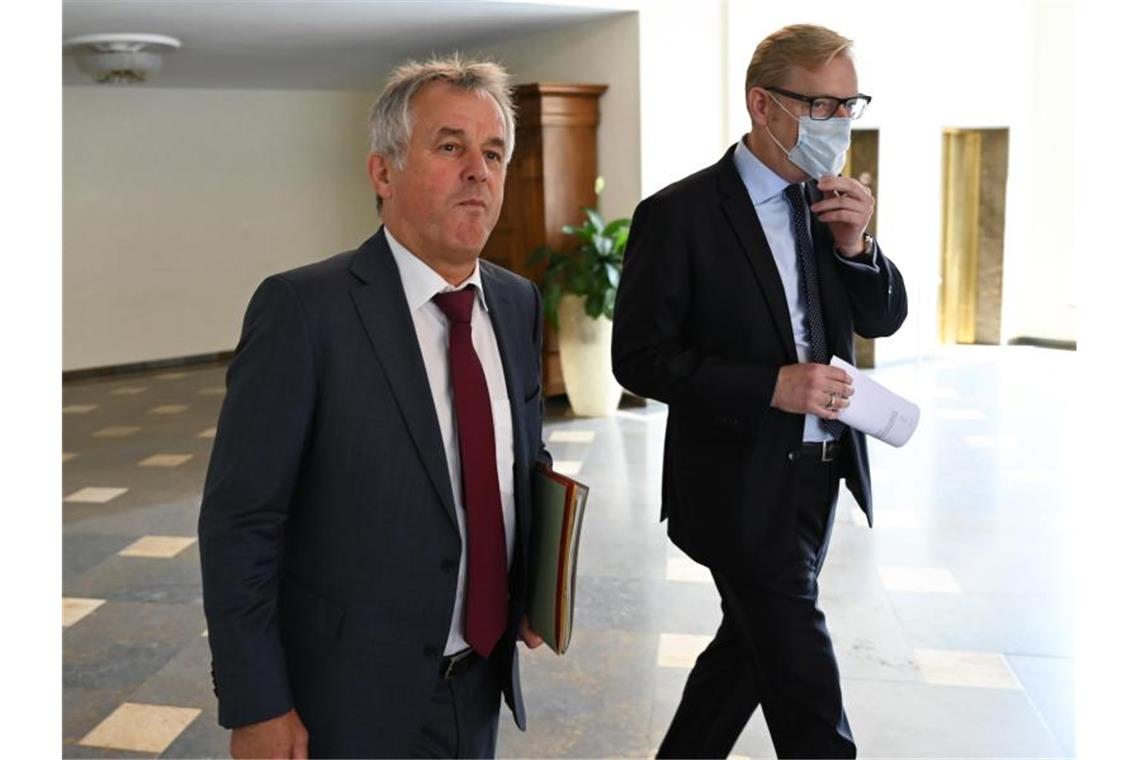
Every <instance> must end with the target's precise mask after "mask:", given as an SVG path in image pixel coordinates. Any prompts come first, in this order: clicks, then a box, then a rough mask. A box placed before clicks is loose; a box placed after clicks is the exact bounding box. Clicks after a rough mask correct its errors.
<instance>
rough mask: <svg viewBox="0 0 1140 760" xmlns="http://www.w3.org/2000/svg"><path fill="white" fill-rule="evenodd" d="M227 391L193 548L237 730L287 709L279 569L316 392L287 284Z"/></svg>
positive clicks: (216, 667)
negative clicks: (197, 544) (197, 552)
mask: <svg viewBox="0 0 1140 760" xmlns="http://www.w3.org/2000/svg"><path fill="white" fill-rule="evenodd" d="M226 386H227V387H226V396H225V401H224V402H223V405H222V412H221V417H220V418H219V420H218V428H217V432H216V435H215V441H214V449H213V453H212V454H211V456H210V466H209V469H208V472H207V475H206V485H205V490H204V494H203V499H202V510H201V514H200V515H199V519H198V537H199V542H200V553H201V563H202V593H203V601H204V606H205V610H206V620H207V623H208V626H209V636H210V648H211V651H212V654H213V660H214V661H213V674H214V688H215V692H216V694H217V696H218V719H219V723H221V725H222V726H224V727H227V728H232V727H235V726H241V725H246V724H249V723H255V722H259V721H262V720H266V719H269V718H272V717H275V716H278V715H281V714H283V713H286V712H288V711H289V709H290V708H291V707H292V697H291V694H290V689H289V682H288V677H287V674H286V668H285V655H284V650H283V648H282V644H281V635H280V631H279V628H278V614H277V598H278V586H279V568H280V560H281V554H282V548H283V543H284V529H285V524H286V520H287V518H288V516H289V504H290V500H291V497H292V492H293V486H294V482H295V480H296V474H297V469H298V465H299V463H300V460H301V457H302V454H303V451H304V447H305V441H306V438H307V437H308V428H309V422H310V418H311V416H312V410H313V406H314V397H315V386H316V381H315V370H314V360H313V349H312V341H311V336H310V335H309V333H308V328H307V326H306V323H305V319H304V315H303V313H302V309H301V304H300V301H299V300H298V298H297V295H296V293H295V292H294V290H293V287H292V286H291V285H290V284H289V283H288V282H287V281H285V280H283V279H281V278H279V277H271V278H269V279H267V280H266V281H264V282H263V283H262V284H261V286H260V287H259V288H258V289H257V292H256V293H254V295H253V298H252V299H251V301H250V304H249V308H248V310H247V311H246V315H245V321H244V323H243V326H242V335H241V340H240V341H239V343H238V347H237V351H236V353H235V356H234V359H233V362H232V363H231V365H230V368H229V370H228V372H227V375H226Z"/></svg>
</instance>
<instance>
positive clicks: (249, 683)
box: [199, 56, 550, 757]
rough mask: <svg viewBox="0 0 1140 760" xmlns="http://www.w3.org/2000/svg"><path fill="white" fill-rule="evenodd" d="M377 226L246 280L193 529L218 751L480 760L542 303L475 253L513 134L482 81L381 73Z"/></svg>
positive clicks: (494, 90) (529, 463)
mask: <svg viewBox="0 0 1140 760" xmlns="http://www.w3.org/2000/svg"><path fill="white" fill-rule="evenodd" d="M370 126H371V141H372V144H371V148H372V150H371V153H370V154H369V156H368V175H369V177H370V179H371V182H372V186H373V188H374V190H375V192H376V196H377V199H378V203H379V205H380V207H381V218H382V225H381V227H380V229H379V230H378V231H377V232H376V234H375V235H373V236H372V237H371V238H370V239H368V240H367V241H365V242H364V243H363V245H361V246H360V248H358V249H357V250H354V251H348V252H345V253H342V254H339V255H337V256H333V257H332V258H329V259H326V260H324V261H321V262H318V263H316V264H312V265H309V266H305V267H301V268H300V269H295V270H292V271H289V272H284V273H281V274H277V275H274V276H272V277H269V278H268V279H266V280H265V281H264V282H263V283H262V284H261V286H260V287H259V288H258V289H257V292H256V293H254V295H253V298H252V300H251V301H250V304H249V309H248V311H247V312H246V316H245V322H244V325H243V328H242V335H241V340H240V342H239V344H238V347H237V351H236V355H235V357H234V360H233V363H232V364H231V365H230V368H229V371H228V374H227V391H226V397H225V402H224V404H223V406H222V411H221V417H220V419H219V422H218V429H217V436H216V439H215V443H214V450H213V454H212V456H211V458H210V467H209V472H208V474H207V476H206V486H205V493H204V496H203V501H202V511H201V516H200V519H199V537H200V542H201V559H202V584H203V597H204V603H205V609H206V617H207V621H208V623H209V636H210V647H211V650H212V653H213V675H214V684H215V692H216V694H217V696H218V717H219V722H220V723H221V724H222V726H225V727H227V728H232V729H233V733H232V737H231V745H230V746H231V752H232V754H233V756H234V757H309V756H312V757H445V756H446V757H491V756H493V755H494V752H495V740H496V732H497V727H498V718H499V706H500V695H502V696H503V697H505V698H506V701H507V704H508V705H509V706H510V708H511V710H512V711H513V713H514V718H515V722H516V723H517V724H518V726H519V728H520V729H525V726H526V716H525V711H524V709H523V702H522V694H521V692H520V687H519V673H518V655H517V649H516V640H517V639H518V638H522V639H523V640H524V641H525V642H526V644H527V646H530V647H532V648H533V647H537V646H539V645H540V644H541V643H542V639H541V638H540V637H539V636H538V635H537V634H535V633H534V631H533V630H532V629H531V627H530V625H529V623H528V621H527V617H526V609H525V608H524V603H525V600H526V598H527V593H526V592H527V588H528V585H529V580H530V579H529V576H530V572H529V562H530V554H531V548H532V547H531V528H530V526H531V506H530V494H531V477H532V471H533V465H534V464H535V463H536V462H537V461H540V460H542V461H545V462H547V463H549V462H550V456H549V454H548V453H547V452H546V449H545V447H544V446H543V443H542V438H541V434H542V393H541V387H540V377H541V373H540V364H539V362H540V357H541V355H542V350H541V349H542V347H541V340H542V308H541V297H540V295H539V292H538V289H537V288H536V287H535V286H534V285H533V284H532V283H530V282H529V281H527V280H525V279H523V278H521V277H518V276H517V275H514V274H512V273H510V272H508V271H506V270H504V269H501V268H499V267H497V266H495V265H494V264H491V263H489V262H486V261H481V260H480V259H479V254H480V252H481V251H482V249H483V246H484V244H485V243H486V241H487V237H488V235H489V234H490V232H491V229H492V228H493V227H494V225H495V222H496V221H497V219H498V217H499V209H500V207H501V205H502V200H503V183H504V180H505V177H506V171H507V163H508V161H509V160H510V156H511V150H512V148H513V144H514V115H513V111H512V107H511V102H510V94H509V89H508V86H507V75H506V72H505V71H504V70H503V69H502V68H500V67H499V66H497V65H495V64H492V63H483V62H468V61H464V60H462V59H461V58H459V57H458V56H456V57H454V58H451V59H447V60H433V61H428V62H425V63H411V64H407V65H405V66H402V67H401V68H399V69H398V70H397V71H396V72H395V73H394V74H393V76H392V77H391V79H390V80H389V82H388V85H387V87H386V88H385V90H384V92H383V93H382V94H381V95H380V97H379V99H378V100H377V102H376V105H375V107H374V108H373V110H372V116H371V125H370Z"/></svg>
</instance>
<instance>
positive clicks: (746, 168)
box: [732, 138, 791, 206]
mask: <svg viewBox="0 0 1140 760" xmlns="http://www.w3.org/2000/svg"><path fill="white" fill-rule="evenodd" d="M732 162H733V163H734V164H736V172H737V173H738V174H739V175H740V179H742V180H744V187H745V188H747V190H748V197H749V198H750V199H751V200H752V205H753V206H759V205H760V204H761V203H763V202H764V201H766V200H768V199H769V198H772V197H773V196H775V195H779V194H781V193H783V192H784V188H785V187H787V186H788V185H790V184H791V183H790V182H788V181H787V180H786V179H784V178H783V177H781V176H780V175H779V174H776V172H774V171H772V170H771V169H769V168H768V165H767V164H765V163H764V162H763V161H761V160H760V159H759V158H757V157H756V154H755V153H753V152H752V151H751V150H749V149H748V146H747V145H745V144H744V138H741V139H740V142H738V143H737V144H736V150H735V151H734V152H733V154H732Z"/></svg>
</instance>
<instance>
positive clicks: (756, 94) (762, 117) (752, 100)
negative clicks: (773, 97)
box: [747, 87, 768, 126]
mask: <svg viewBox="0 0 1140 760" xmlns="http://www.w3.org/2000/svg"><path fill="white" fill-rule="evenodd" d="M747 97H748V115H749V116H750V117H752V121H753V122H754V123H756V124H759V125H760V126H764V125H765V124H767V123H768V97H767V95H766V93H765V92H764V90H763V89H762V88H760V87H752V88H751V89H749V90H748V96H747Z"/></svg>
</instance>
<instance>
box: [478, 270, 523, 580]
mask: <svg viewBox="0 0 1140 760" xmlns="http://www.w3.org/2000/svg"><path fill="white" fill-rule="evenodd" d="M479 268H480V273H481V275H482V280H483V292H484V294H485V295H486V298H487V308H488V309H489V311H490V315H491V327H492V328H493V329H494V331H495V342H496V343H497V344H498V345H499V358H500V360H501V361H502V363H503V377H504V379H505V380H506V384H507V398H508V399H509V400H510V402H511V432H512V438H513V439H514V446H513V450H514V451H513V453H514V462H513V466H512V467H511V474H512V477H513V478H514V490H515V520H516V527H515V535H516V538H517V537H518V536H529V535H530V510H529V508H528V505H529V504H530V498H529V494H528V493H527V492H526V491H524V489H529V488H530V469H529V456H528V455H527V454H526V448H527V447H526V438H525V436H526V430H525V428H524V427H523V426H524V425H525V424H526V420H525V418H524V410H523V394H524V393H525V389H524V386H523V383H522V380H523V378H522V376H521V372H522V368H521V367H520V362H521V359H520V357H519V356H518V355H517V353H516V351H515V350H514V347H515V346H518V345H520V341H519V337H520V336H519V335H518V332H519V329H520V326H522V325H528V324H530V323H531V320H530V319H528V318H527V316H526V312H525V310H524V309H523V307H522V305H521V304H519V303H518V302H517V301H515V300H514V299H512V298H511V297H510V294H509V291H508V289H507V287H506V283H505V282H503V280H502V275H501V274H500V273H499V272H498V271H496V270H495V268H494V267H491V266H489V265H488V264H487V263H486V262H484V261H482V260H480V261H479ZM522 339H524V340H526V341H527V342H528V343H529V338H527V337H526V336H522ZM524 366H525V365H524ZM516 546H517V550H516V557H517V559H516V561H515V562H514V565H515V569H518V570H519V571H521V570H522V569H525V568H526V567H527V563H528V561H529V560H528V553H529V550H528V546H527V542H526V541H517V543H516ZM519 560H521V562H520V561H519ZM516 582H517V579H516Z"/></svg>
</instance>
